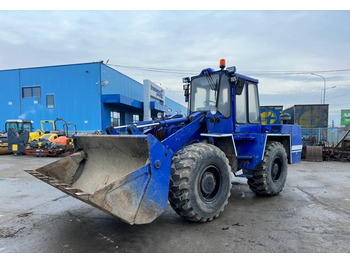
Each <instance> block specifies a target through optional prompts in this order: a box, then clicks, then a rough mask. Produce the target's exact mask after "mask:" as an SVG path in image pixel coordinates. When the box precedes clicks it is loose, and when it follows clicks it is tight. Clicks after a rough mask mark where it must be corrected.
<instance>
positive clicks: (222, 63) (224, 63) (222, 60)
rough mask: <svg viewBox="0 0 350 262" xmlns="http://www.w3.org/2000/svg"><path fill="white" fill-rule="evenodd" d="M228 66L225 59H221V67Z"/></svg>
mask: <svg viewBox="0 0 350 262" xmlns="http://www.w3.org/2000/svg"><path fill="white" fill-rule="evenodd" d="M225 67H226V62H225V59H220V68H221V69H224V68H225Z"/></svg>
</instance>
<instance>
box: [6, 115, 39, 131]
mask: <svg viewBox="0 0 350 262" xmlns="http://www.w3.org/2000/svg"><path fill="white" fill-rule="evenodd" d="M9 128H12V129H13V130H14V131H15V132H16V133H18V134H22V133H23V131H25V130H26V131H28V132H32V131H33V121H29V120H21V119H15V120H7V121H6V123H5V132H6V133H7V131H8V129H9Z"/></svg>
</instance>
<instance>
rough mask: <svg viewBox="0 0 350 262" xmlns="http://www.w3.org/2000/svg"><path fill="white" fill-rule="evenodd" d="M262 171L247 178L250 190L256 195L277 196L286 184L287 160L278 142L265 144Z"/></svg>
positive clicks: (284, 151)
mask: <svg viewBox="0 0 350 262" xmlns="http://www.w3.org/2000/svg"><path fill="white" fill-rule="evenodd" d="M262 166H263V169H262V170H260V171H254V172H253V177H252V178H248V185H249V187H250V189H251V190H252V191H253V192H255V193H256V194H258V195H263V196H275V195H277V194H279V193H280V192H281V191H282V189H283V187H284V184H285V182H286V178H287V169H288V160H287V154H286V150H285V148H284V147H283V145H282V144H281V143H279V142H267V144H266V150H265V155H264V159H263V162H262Z"/></svg>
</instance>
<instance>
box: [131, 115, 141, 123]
mask: <svg viewBox="0 0 350 262" xmlns="http://www.w3.org/2000/svg"><path fill="white" fill-rule="evenodd" d="M132 121H133V122H134V123H137V122H139V121H140V115H132Z"/></svg>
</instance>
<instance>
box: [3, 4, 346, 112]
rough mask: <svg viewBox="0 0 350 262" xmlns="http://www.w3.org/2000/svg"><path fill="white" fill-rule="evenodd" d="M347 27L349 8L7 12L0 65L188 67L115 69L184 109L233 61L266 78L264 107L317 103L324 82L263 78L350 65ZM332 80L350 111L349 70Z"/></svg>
mask: <svg viewBox="0 0 350 262" xmlns="http://www.w3.org/2000/svg"><path fill="white" fill-rule="evenodd" d="M348 24H350V15H349V11H0V50H1V52H0V68H1V69H7V68H19V67H22V68H23V67H33V66H44V65H57V64H71V63H81V62H92V61H99V60H101V59H102V60H105V61H106V60H107V59H109V60H110V63H111V64H116V65H128V66H141V67H153V68H154V67H155V68H170V69H179V70H184V74H169V73H160V72H151V71H141V70H135V69H127V68H121V67H119V68H118V67H115V69H117V70H119V71H121V72H122V73H124V74H126V75H128V76H130V77H132V78H134V79H136V80H137V81H139V82H141V83H142V81H143V79H151V80H152V81H154V82H158V83H159V82H160V83H162V86H163V87H166V88H167V91H166V92H167V94H169V96H170V97H171V98H172V99H174V100H176V101H178V102H181V103H182V104H184V102H183V101H184V100H183V91H182V81H181V79H182V77H185V76H191V75H194V74H198V73H199V72H200V71H201V69H203V68H208V67H212V68H214V69H218V63H219V59H220V58H225V59H226V61H227V65H229V66H232V65H235V66H237V70H238V72H240V73H243V74H247V75H249V76H251V77H254V78H258V79H259V81H260V94H261V99H262V102H263V103H265V102H269V103H274V102H275V103H277V102H278V103H281V102H282V100H283V101H285V102H282V103H283V104H288V105H293V104H297V103H318V102H319V101H320V98H321V89H322V87H323V81H322V79H321V78H319V77H316V76H311V75H281V74H278V75H277V74H275V75H271V74H270V75H268V74H266V72H265V73H264V72H263V71H277V70H278V71H288V70H293V71H312V70H328V69H344V68H350V63H349V61H350V52H347V49H348V47H349V45H350V35H349V34H348V32H347V30H346V25H348ZM187 71H188V72H187ZM196 72H197V73H196ZM323 76H324V77H325V78H326V79H327V87H331V86H335V85H336V86H337V87H336V88H335V89H334V90H327V92H326V94H327V96H326V98H327V97H329V98H331V97H332V96H333V97H336V96H337V95H342V94H345V95H344V96H340V97H338V98H334V99H330V100H329V101H330V103H331V104H330V110H333V108H336V107H335V106H336V105H341V104H344V106H347V104H346V103H347V101H348V99H349V98H350V97H349V96H348V95H347V92H348V91H347V89H346V88H347V87H349V86H348V85H349V84H348V83H349V80H350V79H349V73H348V72H344V73H342V74H335V73H330V74H323ZM341 91H344V92H341ZM336 110H338V109H336Z"/></svg>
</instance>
